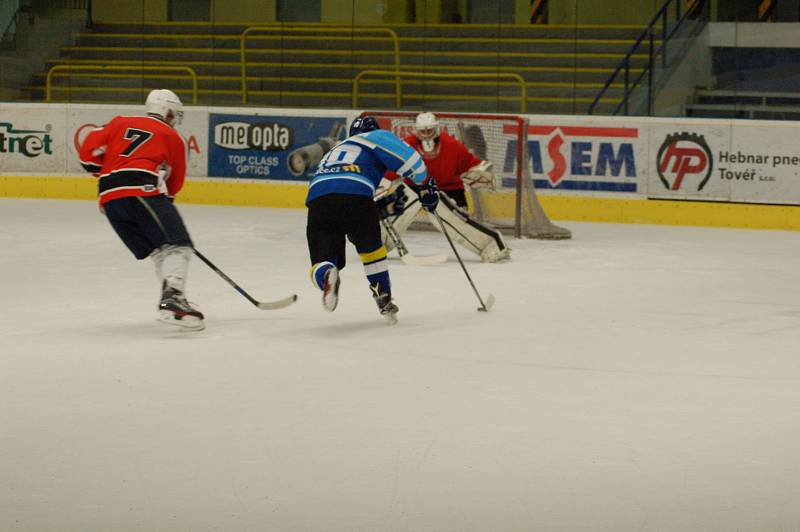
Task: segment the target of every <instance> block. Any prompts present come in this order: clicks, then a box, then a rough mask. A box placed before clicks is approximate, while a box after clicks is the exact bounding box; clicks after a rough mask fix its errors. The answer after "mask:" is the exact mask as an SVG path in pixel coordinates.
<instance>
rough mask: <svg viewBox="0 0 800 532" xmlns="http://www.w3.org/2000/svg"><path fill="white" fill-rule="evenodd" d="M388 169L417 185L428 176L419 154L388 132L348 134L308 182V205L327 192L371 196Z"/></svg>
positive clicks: (327, 155)
mask: <svg viewBox="0 0 800 532" xmlns="http://www.w3.org/2000/svg"><path fill="white" fill-rule="evenodd" d="M387 170H392V171H394V172H395V173H397V174H398V175H399V176H401V177H406V178H409V179H411V180H412V181H414V182H415V183H417V184H418V185H419V184H422V183H423V182H424V181H425V179H426V178H427V177H428V169H427V168H426V167H425V163H424V162H423V161H422V158H421V157H420V155H419V153H417V151H416V150H414V148H412V147H411V146H409V145H408V144H406V143H405V142H404V141H403V140H401V139H400V138H398V137H397V136H395V135H393V134H392V133H390V132H389V131H386V130H383V129H376V130H375V131H368V132H366V133H360V134H358V135H353V136H352V137H348V138H346V139H345V140H343V141H342V142H340V143H339V144H337V145H336V146H334V147H333V149H331V151H329V152H328V153H327V154H325V157H323V158H322V161H320V163H319V168H318V169H317V172H316V173H315V174H314V177H312V178H311V182H310V183H309V185H308V195H307V196H306V205H308V203H309V202H310V201H311V200H313V199H315V198H318V197H320V196H325V195H327V194H353V195H357V196H369V197H370V198H371V197H372V196H374V195H375V188H376V187H377V186H378V183H380V181H381V178H383V175H384V174H385V173H386V171H387Z"/></svg>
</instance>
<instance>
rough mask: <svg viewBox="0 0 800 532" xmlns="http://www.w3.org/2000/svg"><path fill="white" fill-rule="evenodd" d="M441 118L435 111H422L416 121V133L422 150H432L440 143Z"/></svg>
mask: <svg viewBox="0 0 800 532" xmlns="http://www.w3.org/2000/svg"><path fill="white" fill-rule="evenodd" d="M440 131H441V128H440V127H439V119H438V118H436V115H435V114H433V113H420V114H418V115H417V121H416V122H415V123H414V134H415V135H416V136H417V139H419V143H420V145H422V150H423V151H424V152H426V153H428V152H432V151H434V150H435V149H436V148H437V144H438V143H439V134H440Z"/></svg>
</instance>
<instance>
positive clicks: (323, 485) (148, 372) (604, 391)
mask: <svg viewBox="0 0 800 532" xmlns="http://www.w3.org/2000/svg"><path fill="white" fill-rule="evenodd" d="M180 208H181V211H182V213H183V214H184V218H185V220H186V222H187V226H188V228H189V230H190V232H191V233H192V236H193V238H194V240H195V244H196V246H197V248H198V249H199V250H200V251H202V252H203V253H204V254H205V255H206V256H208V258H210V259H211V260H212V261H213V262H215V263H216V264H217V266H219V267H220V268H221V269H222V270H223V271H224V272H226V273H227V274H228V275H229V276H230V277H232V278H233V279H234V280H235V281H237V282H238V283H239V284H240V285H241V286H242V287H243V288H244V289H245V290H247V291H248V292H249V293H251V294H252V295H253V296H254V297H256V298H257V299H263V300H267V299H276V298H279V297H283V296H285V295H288V294H290V293H297V294H298V295H299V301H298V302H297V303H296V304H295V305H294V306H291V307H289V308H286V309H283V310H277V311H260V310H258V309H256V308H255V307H253V306H252V305H251V304H250V303H248V302H247V301H246V300H245V299H244V298H243V297H241V296H240V295H239V294H238V293H236V292H235V291H234V290H233V289H232V288H231V287H230V286H229V285H228V284H226V283H225V282H224V281H223V280H222V279H220V278H219V277H218V276H217V275H216V274H215V273H214V272H212V271H211V270H210V269H208V268H207V267H206V266H205V265H203V264H202V263H201V262H200V261H198V260H194V261H193V263H192V266H191V271H190V277H189V283H188V287H189V289H188V292H189V298H190V299H191V300H193V301H196V302H197V303H198V304H199V305H200V306H201V308H202V310H203V311H204V312H205V314H206V322H207V328H206V330H205V331H202V332H199V333H180V332H177V331H176V330H173V329H172V328H170V327H168V326H166V325H162V324H159V323H157V322H156V321H155V314H156V312H155V308H156V304H157V300H158V295H159V294H158V287H157V282H156V278H155V275H154V273H153V270H152V265H151V263H150V262H136V261H135V260H133V257H132V256H131V255H130V254H129V252H128V251H127V250H126V249H125V248H124V247H123V245H122V243H121V242H119V241H118V239H117V237H116V235H114V233H113V232H112V230H111V228H110V227H109V225H108V223H107V222H106V220H105V219H104V218H103V216H102V215H100V214H99V212H98V209H97V206H96V204H95V203H94V202H90V201H62V200H33V199H2V200H0V248H2V252H0V287H1V288H2V291H0V293H1V294H2V301H3V310H2V320H0V338H1V339H2V350H1V352H2V354H1V355H0V530H3V531H18V530H19V531H48V532H50V531H62V532H63V531H80V532H94V531H97V532H100V531H103V532H108V531H115V532H120V531H207V530H208V531H210V530H222V531H228V532H231V531H281V532H284V531H522V530H526V531H527V530H542V531H578V530H603V531H616V532H619V531H641V530H653V531H656V530H657V531H665V530H669V531H717V530H718V531H731V530H740V531H767V530H770V531H784V530H785V531H788V530H797V529H799V528H800V505H798V504H797V494H798V493H800V423H798V415H799V413H800V280H798V266H800V251H799V250H800V235H799V234H797V233H794V232H782V231H756V230H733V229H710V228H698V227H669V226H647V225H638V226H637V225H613V224H594V223H567V222H564V223H563V225H565V226H567V227H569V228H570V229H572V231H573V234H574V238H573V239H572V240H569V241H550V242H545V241H535V240H514V239H511V240H509V243H510V245H511V247H512V250H513V251H512V255H513V259H512V261H511V262H508V263H502V264H482V263H480V262H478V261H477V258H476V257H474V256H471V255H469V254H467V253H466V252H464V255H463V256H464V259H465V263H466V266H467V268H468V269H469V272H470V274H471V275H472V277H473V280H474V281H475V284H476V286H477V288H478V290H479V291H480V292H481V294H482V295H483V296H484V297H486V296H488V295H489V294H490V293H491V294H494V296H495V297H496V301H497V302H496V304H495V306H494V308H493V309H492V310H491V312H489V313H479V312H477V311H476V308H477V306H478V301H477V299H476V297H475V294H474V293H473V292H472V289H471V288H470V285H469V284H468V282H467V280H466V278H465V277H464V274H463V272H462V271H461V269H460V267H459V265H458V262H457V261H456V260H455V257H454V255H453V254H452V252H449V248H448V245H447V242H446V240H445V239H444V238H443V236H442V235H441V234H439V233H436V232H417V233H413V234H409V235H408V236H407V237H406V243H407V245H408V246H409V248H410V250H411V251H412V252H413V253H415V254H418V255H426V254H433V253H441V252H449V260H448V262H447V263H446V264H443V265H438V266H428V267H422V266H407V265H405V264H403V263H402V262H400V261H399V260H398V259H397V258H395V255H394V253H392V254H391V255H390V256H391V257H392V259H391V260H390V271H391V275H392V279H393V286H394V293H395V298H396V301H397V303H398V305H399V307H400V314H399V319H400V322H399V324H397V325H396V326H388V325H386V324H385V323H384V322H383V321H382V320H381V318H380V316H379V315H378V313H377V310H376V309H375V307H374V303H373V301H372V299H371V297H370V293H369V290H368V287H367V283H366V280H365V278H364V275H363V269H362V267H361V265H360V263H359V262H358V259H357V256H356V254H355V252H354V250H353V249H352V248H351V249H350V251H349V252H350V254H349V255H348V260H349V265H348V267H347V268H346V269H345V270H344V271H343V280H342V290H341V300H340V304H339V308H338V309H337V310H336V312H334V313H333V314H330V313H326V312H325V311H323V309H322V306H321V304H320V298H319V293H318V292H317V291H316V290H315V289H314V288H312V286H311V284H310V282H309V278H308V266H309V264H308V258H307V248H306V243H305V212H304V211H302V210H278V209H266V208H237V207H220V206H198V205H180Z"/></svg>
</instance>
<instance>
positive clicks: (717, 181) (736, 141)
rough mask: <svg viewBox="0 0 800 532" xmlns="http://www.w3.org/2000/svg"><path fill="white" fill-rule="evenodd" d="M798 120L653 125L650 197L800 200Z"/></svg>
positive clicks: (688, 122)
mask: <svg viewBox="0 0 800 532" xmlns="http://www.w3.org/2000/svg"><path fill="white" fill-rule="evenodd" d="M797 128H798V125H797V124H796V123H779V122H775V123H773V122H770V123H747V122H744V121H736V122H731V121H709V122H708V123H706V124H704V123H699V122H694V121H686V122H674V123H671V124H652V125H651V145H650V146H651V161H652V162H653V167H654V168H653V171H652V172H651V177H650V181H649V183H648V196H650V197H653V198H676V199H694V200H711V201H736V202H752V203H783V204H792V205H797V204H800V145H798V143H797V142H796V141H795V135H796V131H797Z"/></svg>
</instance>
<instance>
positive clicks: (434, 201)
mask: <svg viewBox="0 0 800 532" xmlns="http://www.w3.org/2000/svg"><path fill="white" fill-rule="evenodd" d="M418 193H419V203H420V205H422V208H423V209H425V210H426V211H428V212H433V211H435V210H436V206H437V205H439V193H438V192H437V190H436V183H434V181H433V179H428V182H427V183H426V184H425V185H423V186H422V187H420V188H419V191H418Z"/></svg>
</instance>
